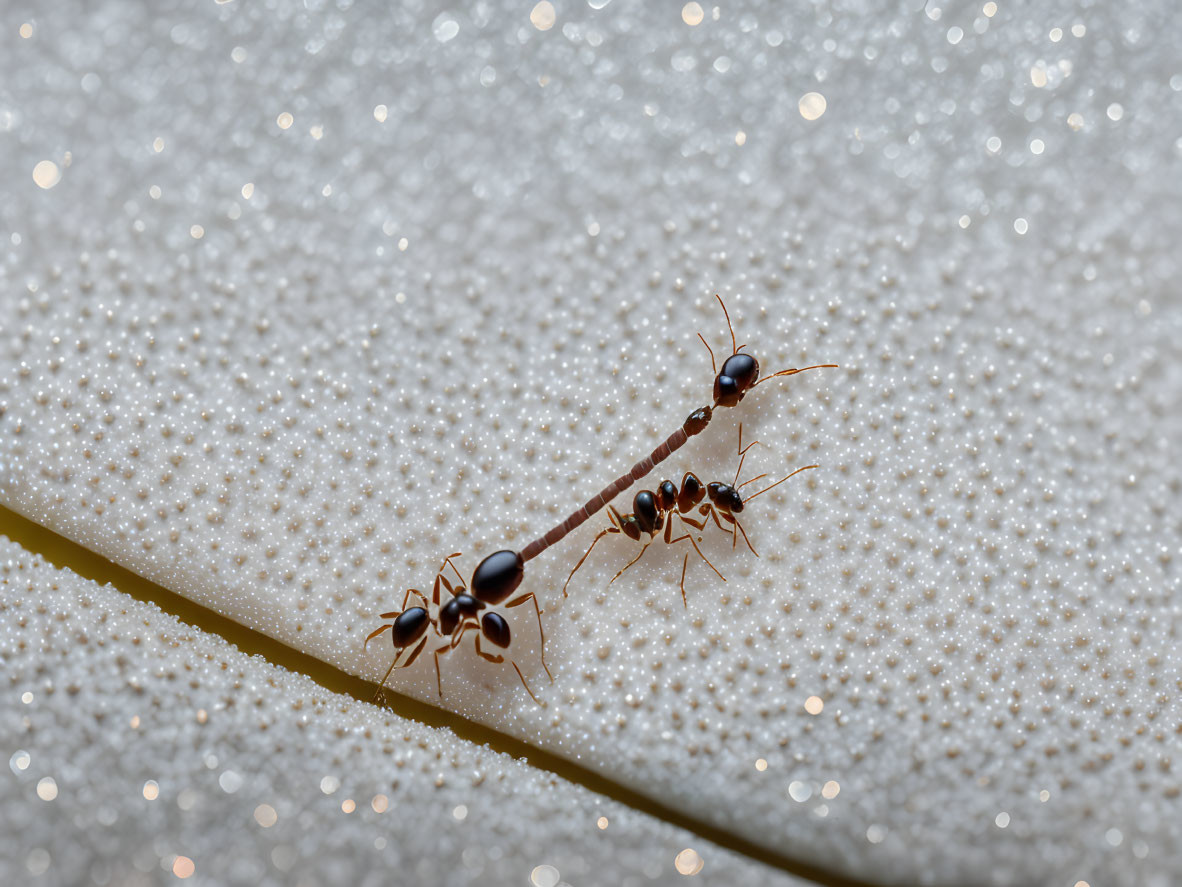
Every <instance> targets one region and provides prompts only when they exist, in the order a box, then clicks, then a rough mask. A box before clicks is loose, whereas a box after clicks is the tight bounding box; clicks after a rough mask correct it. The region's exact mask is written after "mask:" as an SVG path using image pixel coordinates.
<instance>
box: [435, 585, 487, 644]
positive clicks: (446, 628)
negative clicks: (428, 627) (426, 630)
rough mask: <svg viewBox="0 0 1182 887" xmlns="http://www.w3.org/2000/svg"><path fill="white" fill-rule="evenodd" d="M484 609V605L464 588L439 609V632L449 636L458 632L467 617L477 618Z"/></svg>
mask: <svg viewBox="0 0 1182 887" xmlns="http://www.w3.org/2000/svg"><path fill="white" fill-rule="evenodd" d="M483 609H484V604H483V602H481V601H478V600H477V599H476V598H474V597H472V595H470V594H468V593H467V592H466V591H464V589H463V587H461V588H460V590H459V592H458V593H457V594H456V596H455V597H453V598H452V599H451V600H450V601H448V602H447V603H446V604H444V605H443V606H442V607H440V608H439V631H440V632H441V633H442V634H443V635H444V636H449V635H451V634H452V632H454V631H455V630H456V626H457V625H459V624H460V620H461V619H463V618H464V617H465V616H475V615H476V614H477V613H479V612H480V611H481V610H483Z"/></svg>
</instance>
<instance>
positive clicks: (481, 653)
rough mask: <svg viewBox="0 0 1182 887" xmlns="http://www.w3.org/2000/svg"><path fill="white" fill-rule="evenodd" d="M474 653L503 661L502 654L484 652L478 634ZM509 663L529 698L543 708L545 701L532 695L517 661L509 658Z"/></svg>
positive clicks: (491, 660) (485, 658) (481, 656)
mask: <svg viewBox="0 0 1182 887" xmlns="http://www.w3.org/2000/svg"><path fill="white" fill-rule="evenodd" d="M476 655H477V656H479V657H480V658H481V659H484V660H486V661H488V662H496V663H501V662H504V661H505V657H504V656H494V655H493V654H492V653H485V652H484V650H482V649H481V648H480V635H477V636H476ZM509 664H510V665H512V666H513V670H514V671H515V672H517V677H518V678H520V679H521V686H523V687H525V692H526V693H528V694H529V698H530V699H532V700H533V701H534V702H535V703H537V704H538V705H539V706H540V707H542V708H545V707H546V703H544V702H542V701H541V700H540V699H538V697H537V696H535V695H534V691H533V690H531V689H530V688H529V684H527V683H526V682H525V675H523V674H522V673H521V669H520V668H518V667H517V663H516V662H514V661H513V660H512V659H510V660H509Z"/></svg>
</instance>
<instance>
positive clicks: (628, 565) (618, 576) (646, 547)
mask: <svg viewBox="0 0 1182 887" xmlns="http://www.w3.org/2000/svg"><path fill="white" fill-rule="evenodd" d="M649 545H652V543H651V542H649V543H647V544H646V545H645V546H644V548H642V549H640V554H638V555H636V557H634V558H632V560H630V561H628V563H626V564H624V570H627V569H628V568H629V567H630V566H632V565H633V564H634V563H636V562H637V561H638V560H640V559H641V558H642V557H644V553H645V552H646V551H648V547H649ZM624 570H620V572H618V573H616V575H614V576H612V582H615V581H616V580H617V579H619V578H620V577H621V576H623V575H624ZM612 582H609V583H608V585H611V584H612Z"/></svg>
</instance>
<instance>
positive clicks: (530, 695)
mask: <svg viewBox="0 0 1182 887" xmlns="http://www.w3.org/2000/svg"><path fill="white" fill-rule="evenodd" d="M509 664H510V665H512V666H513V670H514V671H515V672H517V677H518V678H520V679H521V686H523V687H525V692H526V693H528V694H529V698H530V699H532V700H533V701H534V703H536V704H537V705H538V706H540V707H541V708H545V707H546V703H544V702H542V701H541V700H539V699H538V697H537V696H535V695H534V691H533V690H531V689H530V688H529V684H527V683H526V682H525V675H523V674H522V673H521V669H520V668H518V667H517V663H516V662H514V661H513V660H512V659H510V660H509ZM551 680H553V679H551Z"/></svg>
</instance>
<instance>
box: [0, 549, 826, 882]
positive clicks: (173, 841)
mask: <svg viewBox="0 0 1182 887" xmlns="http://www.w3.org/2000/svg"><path fill="white" fill-rule="evenodd" d="M0 614H2V615H3V621H2V622H0V625H2V626H3V630H2V632H0V663H3V667H4V676H5V685H4V689H3V691H2V694H3V701H2V702H0V742H2V743H3V749H4V754H5V756H6V757H7V759H8V763H9V769H10V771H11V772H9V773H6V774H5V775H4V781H5V786H4V790H3V794H2V797H3V803H0V821H3V823H4V828H3V829H2V830H0V834H2V835H3V837H2V838H0V842H2V846H3V850H2V851H0V875H2V876H3V881H4V883H5V884H33V883H35V884H46V885H52V884H62V885H80V884H92V883H93V884H147V883H165V882H169V883H173V882H175V880H176V878H174V877H173V876H174V875H175V876H176V877H177V878H181V879H184V880H187V879H188V878H190V877H191V878H193V881H192V882H191V883H195V884H306V885H310V884H324V883H350V884H376V883H388V882H389V881H390V879H394V880H395V881H406V880H415V881H420V882H439V883H447V884H527V883H532V884H535V885H536V884H552V885H553V884H557V883H558V882H559V881H560V880H562V881H563V882H565V883H576V882H579V881H585V880H587V879H592V878H593V879H595V880H597V881H599V880H603V881H610V882H611V883H619V884H673V883H680V882H682V881H684V880H685V874H684V872H683V871H681V870H685V871H694V870H695V869H696V870H697V871H698V872H700V873H701V875H702V876H703V877H705V878H708V879H709V880H710V882H711V883H719V884H750V883H753V882H754V881H756V880H758V881H759V882H760V883H773V884H786V885H787V884H802V883H804V882H801V881H797V880H795V879H792V878H789V877H788V876H786V875H783V874H782V873H780V872H777V871H775V870H773V869H768V868H767V867H765V866H762V865H759V864H758V863H753V862H751V861H749V860H745V859H742V858H741V857H736V856H735V855H734V854H732V853H730V852H728V851H726V850H723V849H721V848H719V847H716V846H714V845H712V844H710V843H708V842H705V841H702V840H700V839H697V838H695V837H694V836H693V835H690V834H688V833H686V832H684V831H683V830H681V829H677V828H674V827H672V826H669V825H667V824H665V823H662V822H659V821H657V820H654V819H652V818H651V817H649V816H646V815H645V814H643V813H637V812H636V811H634V810H631V809H629V808H627V807H623V806H621V805H619V804H617V803H614V802H612V801H610V800H608V799H606V798H604V797H602V796H600V795H596V794H594V793H592V792H589V791H587V790H585V789H582V788H579V787H578V786H574V785H571V784H570V783H568V782H566V781H564V780H561V779H557V778H555V777H554V776H553V775H552V774H549V773H545V772H543V771H540V770H537V769H535V768H533V767H530V766H529V765H528V764H526V763H525V762H522V761H514V760H512V759H511V758H509V757H508V756H506V755H503V754H499V753H496V752H493V751H490V750H489V749H488V748H484V747H480V746H477V745H475V744H473V743H471V742H467V741H465V740H462V739H458V738H456V737H455V736H454V734H452V733H451V731H450V730H444V729H434V728H430V727H425V726H423V725H421V724H416V723H413V722H411V721H407V720H404V719H402V718H399V717H396V716H394V715H391V714H390V713H388V712H384V711H382V710H381V709H379V708H376V707H374V706H372V705H368V704H365V703H358V702H357V701H356V700H354V699H352V698H350V697H347V696H341V695H339V694H336V693H330V692H327V691H325V690H324V689H323V688H322V687H319V686H318V685H316V684H315V683H313V682H312V681H311V680H309V679H308V678H305V677H302V676H300V675H296V674H293V673H291V672H288V671H286V670H284V669H282V668H277V667H275V666H272V665H270V664H268V663H267V662H266V661H265V660H263V659H261V658H259V657H250V656H245V655H243V654H242V653H240V652H238V651H237V650H236V649H235V648H234V647H233V646H232V645H230V644H229V643H227V642H226V641H224V640H222V639H220V638H217V637H213V636H210V635H207V634H204V633H202V632H200V631H198V630H195V629H193V628H191V627H189V626H187V625H184V624H182V623H180V622H178V621H177V620H176V619H175V618H173V617H171V616H168V615H166V614H164V613H161V612H160V610H158V609H157V608H156V607H153V606H151V605H149V604H143V603H139V602H136V601H133V600H131V599H129V598H128V597H127V596H125V595H123V594H120V593H119V592H117V591H116V590H114V589H113V588H111V587H109V586H102V585H98V584H96V583H94V582H90V581H87V580H85V579H82V578H80V577H78V576H77V575H75V574H73V573H71V572H69V571H67V570H58V569H55V568H54V567H53V566H51V565H49V564H47V563H46V562H45V561H43V560H41V559H40V558H39V557H36V556H33V555H30V554H29V553H28V552H26V551H24V550H22V549H21V548H20V547H19V546H17V545H15V544H13V543H11V542H9V541H8V540H7V539H3V538H0ZM687 851H688V852H687Z"/></svg>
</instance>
